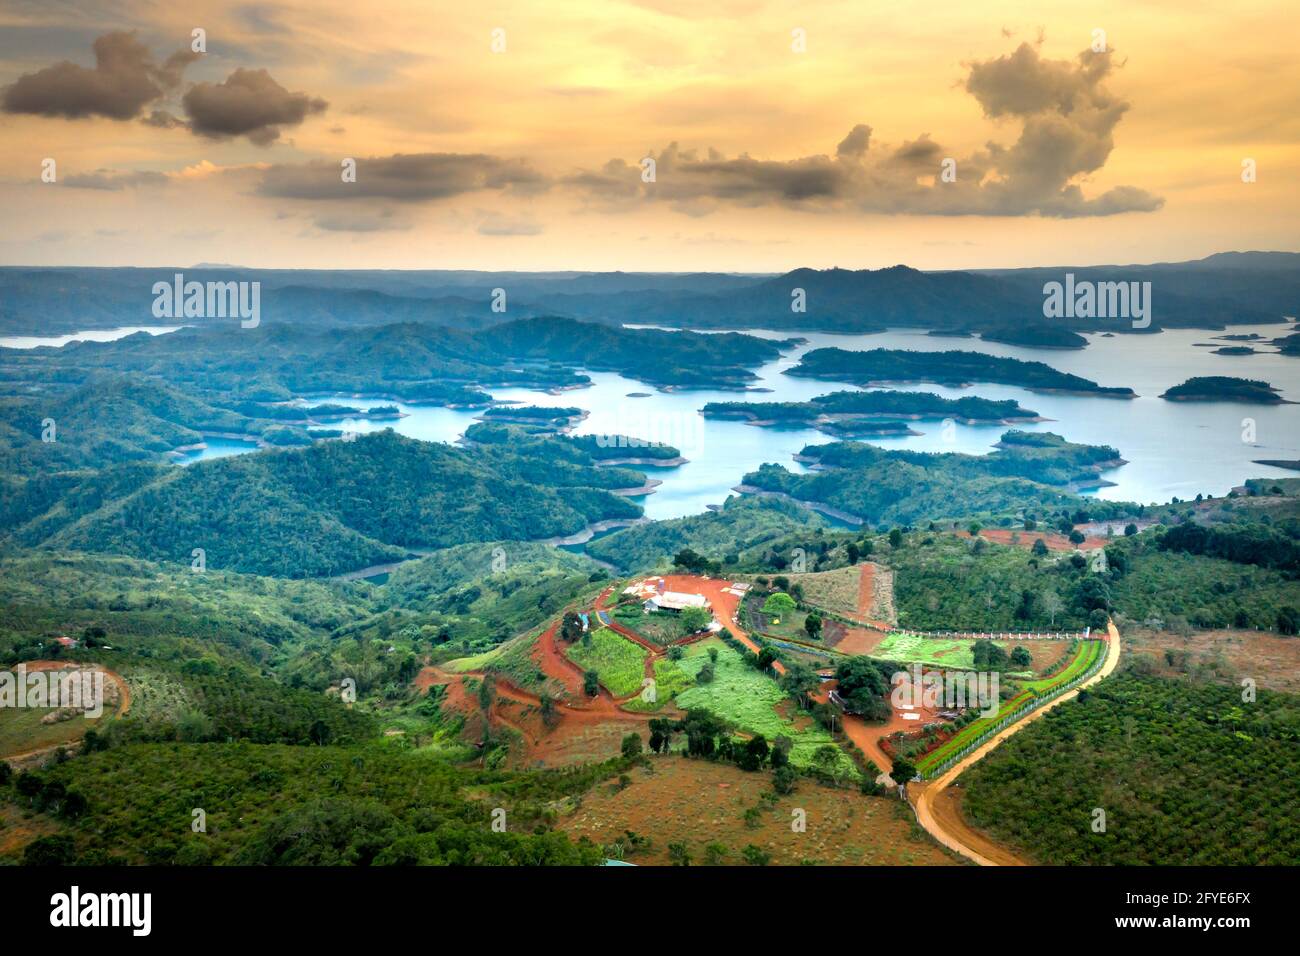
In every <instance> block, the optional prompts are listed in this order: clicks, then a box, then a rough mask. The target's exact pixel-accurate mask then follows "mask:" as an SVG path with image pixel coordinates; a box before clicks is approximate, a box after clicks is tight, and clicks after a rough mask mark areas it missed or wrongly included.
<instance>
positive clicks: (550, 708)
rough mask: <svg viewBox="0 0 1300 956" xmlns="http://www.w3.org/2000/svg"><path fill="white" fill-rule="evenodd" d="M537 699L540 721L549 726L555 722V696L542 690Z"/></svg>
mask: <svg viewBox="0 0 1300 956" xmlns="http://www.w3.org/2000/svg"><path fill="white" fill-rule="evenodd" d="M537 699H538V702H539V706H540V709H541V712H542V723H544V724H546V726H548V727H550V726H551V725H552V724H554V723H555V698H554V697H552V696H551V695H550V694H548V693H546V691H542V692H541V693H540V694H539V695H538V697H537Z"/></svg>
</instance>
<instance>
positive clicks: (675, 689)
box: [623, 657, 695, 711]
mask: <svg viewBox="0 0 1300 956" xmlns="http://www.w3.org/2000/svg"><path fill="white" fill-rule="evenodd" d="M694 683H695V682H694V681H693V680H691V675H690V674H688V673H686V671H684V670H682V669H681V668H680V667H678V666H677V662H676V661H670V660H669V659H668V658H666V657H661V658H659V659H658V660H657V661H655V700H654V703H647V702H646V701H644V700H642V699H641V698H640V697H634V698H632V700H630V701H628V702H627V703H626V704H624V705H623V706H624V707H625V708H626V709H627V710H639V711H657V710H661V709H662V708H663V707H664V705H665V704H667V703H669V702H670V701H672V700H673V698H675V697H676V696H677V695H678V694H680V693H681V692H682V691H684V690H686V688H688V687H690V686H691V685H692V684H694Z"/></svg>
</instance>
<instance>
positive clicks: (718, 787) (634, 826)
mask: <svg viewBox="0 0 1300 956" xmlns="http://www.w3.org/2000/svg"><path fill="white" fill-rule="evenodd" d="M651 760H652V762H651V767H650V769H649V770H647V769H642V768H637V769H636V770H633V771H632V772H631V773H630V774H629V776H631V778H632V784H631V785H630V786H628V787H627V788H626V789H624V790H619V789H618V787H617V784H616V781H614V780H611V781H607V782H605V783H602V784H599V785H597V786H596V787H595V788H593V789H592V790H591V791H590V792H589V793H587V794H586V795H585V796H584V797H583V798H582V800H581V803H580V805H579V806H578V808H577V809H576V810H574V811H573V812H572V813H571V814H569V815H568V816H565V817H563V818H561V820H560V822H559V824H558V827H559V828H560V829H562V830H564V831H566V832H567V833H568V834H569V835H570V836H572V837H573V838H575V839H576V838H578V837H581V836H586V837H589V838H590V839H591V840H593V841H594V842H595V843H597V844H599V845H601V846H606V845H608V844H610V843H613V842H615V841H616V840H620V839H626V838H625V837H624V831H626V830H631V831H632V832H633V833H636V834H638V835H639V836H642V837H649V839H650V844H651V845H650V847H649V848H648V849H646V850H642V851H637V852H634V853H631V854H628V855H627V856H626V857H625V859H626V860H627V862H629V863H636V864H640V865H665V864H667V863H668V862H669V859H668V844H669V843H676V842H681V843H685V844H686V848H687V852H689V853H690V856H691V861H692V863H694V864H695V865H700V864H702V863H704V862H705V847H706V846H707V845H708V844H710V843H719V844H722V845H723V846H724V847H726V848H727V850H728V852H727V854H726V856H725V858H724V860H723V862H724V863H725V864H727V865H733V866H735V865H744V863H745V859H744V857H743V856H742V855H741V853H742V851H743V850H744V848H745V846H746V845H748V844H753V845H754V846H757V847H758V848H759V849H760V850H762V851H764V852H766V853H769V854H770V855H771V862H772V864H773V865H780V864H784V865H792V864H799V863H802V862H803V861H805V860H808V861H813V862H816V863H819V864H825V865H832V866H862V865H867V866H872V865H874V866H883V865H914V866H917V865H919V866H925V865H932V866H933V865H950V864H952V863H953V862H954V860H953V858H952V857H950V856H949V855H948V854H947V853H946V852H945V851H944V850H942V849H941V848H940V847H938V846H937V845H936V844H935V843H934V842H933V841H932V840H931V839H930V838H929V836H928V835H926V834H925V833H924V832H922V831H920V829H919V827H917V825H916V823H915V821H914V819H913V818H912V814H911V812H910V811H909V810H908V808H907V807H906V806H904V805H903V803H902V802H901V801H900V800H898V799H897V798H895V797H867V796H863V795H862V794H861V793H859V792H858V791H856V790H836V789H833V788H830V787H821V786H818V785H816V784H814V783H812V782H810V781H807V780H800V781H799V784H798V788H797V789H796V790H795V792H794V793H793V794H790V795H789V796H785V797H779V798H777V800H776V801H775V803H774V804H770V805H769V804H768V803H767V802H766V801H763V800H761V799H760V794H762V793H763V792H764V791H768V790H771V786H772V775H771V773H769V772H759V773H746V772H745V771H743V770H740V769H739V768H737V767H734V766H732V765H730V764H717V763H710V762H708V761H705V760H689V759H687V758H685V757H678V756H672V757H656V758H651ZM755 806H758V807H760V810H759V813H758V815H757V819H756V821H755V822H756V823H757V825H756V826H753V827H751V826H749V825H748V824H747V823H746V821H745V816H744V814H745V811H746V810H747V809H748V808H750V807H755ZM796 808H799V809H802V810H804V811H806V813H807V829H806V832H804V833H795V832H793V831H792V829H791V821H792V819H793V816H792V811H793V810H795V809H796Z"/></svg>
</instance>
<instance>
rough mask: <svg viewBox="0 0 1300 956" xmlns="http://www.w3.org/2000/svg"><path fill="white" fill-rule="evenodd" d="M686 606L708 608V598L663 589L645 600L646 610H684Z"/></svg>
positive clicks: (701, 595)
mask: <svg viewBox="0 0 1300 956" xmlns="http://www.w3.org/2000/svg"><path fill="white" fill-rule="evenodd" d="M688 607H702V608H704V609H706V610H707V609H708V607H709V599H708V598H706V597H705V596H704V595H703V594H682V593H681V592H680V591H665V592H664V593H663V594H656V595H655V596H654V597H652V598H650V600H648V601H646V602H645V609H646V610H647V611H684V610H686V609H687V608H688Z"/></svg>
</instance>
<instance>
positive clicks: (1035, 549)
mask: <svg viewBox="0 0 1300 956" xmlns="http://www.w3.org/2000/svg"><path fill="white" fill-rule="evenodd" d="M1029 552H1030V553H1031V554H1032V555H1034V557H1036V558H1045V557H1047V542H1046V541H1044V540H1043V539H1042V538H1035V539H1034V543H1033V545H1032V546H1030V548H1029Z"/></svg>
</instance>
